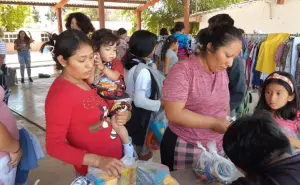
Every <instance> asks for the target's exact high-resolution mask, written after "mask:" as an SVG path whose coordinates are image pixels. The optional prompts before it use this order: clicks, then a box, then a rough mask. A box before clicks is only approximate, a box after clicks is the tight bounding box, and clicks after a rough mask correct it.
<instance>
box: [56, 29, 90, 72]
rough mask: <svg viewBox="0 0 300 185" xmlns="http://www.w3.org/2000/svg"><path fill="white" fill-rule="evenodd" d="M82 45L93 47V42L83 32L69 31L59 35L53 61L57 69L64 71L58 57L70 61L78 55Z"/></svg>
mask: <svg viewBox="0 0 300 185" xmlns="http://www.w3.org/2000/svg"><path fill="white" fill-rule="evenodd" d="M81 44H87V45H89V46H91V47H93V44H92V42H91V40H90V39H89V38H88V36H87V35H86V34H85V33H84V32H82V31H79V30H67V31H64V32H62V33H61V34H59V36H58V37H57V40H56V42H55V46H54V51H53V60H54V61H55V63H56V69H58V70H62V69H63V66H62V65H61V64H60V63H59V62H58V60H57V57H58V56H60V55H61V56H62V57H63V58H64V59H65V60H68V59H69V58H70V57H71V56H73V55H74V54H75V53H76V51H77V50H78V49H79V47H80V45H81Z"/></svg>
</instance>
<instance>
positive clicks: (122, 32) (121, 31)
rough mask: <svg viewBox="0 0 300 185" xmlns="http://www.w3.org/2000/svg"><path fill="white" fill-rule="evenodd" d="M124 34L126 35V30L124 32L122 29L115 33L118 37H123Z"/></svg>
mask: <svg viewBox="0 0 300 185" xmlns="http://www.w3.org/2000/svg"><path fill="white" fill-rule="evenodd" d="M125 33H127V30H125V29H124V28H120V29H119V30H118V31H117V34H118V35H119V36H121V35H124V34H125Z"/></svg>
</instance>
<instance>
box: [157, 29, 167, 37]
mask: <svg viewBox="0 0 300 185" xmlns="http://www.w3.org/2000/svg"><path fill="white" fill-rule="evenodd" d="M168 35H169V32H168V30H167V28H162V29H160V31H159V36H168Z"/></svg>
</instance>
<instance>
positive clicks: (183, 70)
mask: <svg viewBox="0 0 300 185" xmlns="http://www.w3.org/2000/svg"><path fill="white" fill-rule="evenodd" d="M228 83H229V80H228V76H227V72H226V70H224V71H221V72H218V73H214V74H212V73H209V72H207V71H206V70H205V69H204V68H203V67H202V65H201V64H200V63H199V62H198V61H197V60H196V59H195V58H191V59H189V60H186V61H181V62H178V63H177V64H175V65H174V67H173V68H172V69H171V71H170V72H169V74H168V77H167V78H166V80H165V81H164V86H163V99H164V100H165V101H169V102H185V109H188V110H190V111H193V112H195V113H198V114H201V115H206V116H211V117H215V118H226V116H227V107H228V106H229V89H228ZM169 128H170V129H171V130H172V132H174V133H175V134H176V135H177V136H179V137H180V138H182V139H184V140H186V141H187V142H189V143H192V144H196V141H200V142H201V143H202V144H203V145H204V146H206V145H207V143H208V142H209V141H216V142H217V145H218V146H219V147H218V148H219V149H220V148H221V146H222V139H223V135H222V134H218V133H216V132H214V131H213V130H211V129H196V128H185V127H182V126H179V125H176V124H172V122H170V123H169Z"/></svg>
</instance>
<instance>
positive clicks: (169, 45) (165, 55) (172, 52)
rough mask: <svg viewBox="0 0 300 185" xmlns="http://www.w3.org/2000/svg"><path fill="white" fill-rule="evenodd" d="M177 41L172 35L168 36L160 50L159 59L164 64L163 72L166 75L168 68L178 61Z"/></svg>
mask: <svg viewBox="0 0 300 185" xmlns="http://www.w3.org/2000/svg"><path fill="white" fill-rule="evenodd" d="M177 52H178V42H177V39H176V38H175V37H173V36H169V37H168V38H167V40H166V41H165V43H164V45H163V47H162V51H161V60H162V62H163V64H164V73H165V74H166V75H167V74H168V72H169V70H170V69H171V68H172V67H173V65H174V64H175V63H177V62H178V56H177Z"/></svg>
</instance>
